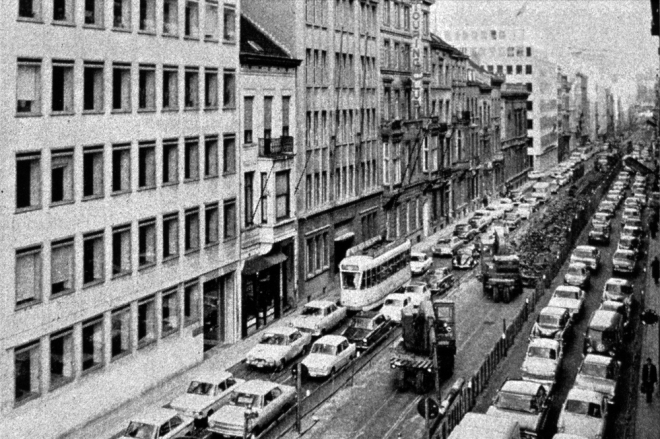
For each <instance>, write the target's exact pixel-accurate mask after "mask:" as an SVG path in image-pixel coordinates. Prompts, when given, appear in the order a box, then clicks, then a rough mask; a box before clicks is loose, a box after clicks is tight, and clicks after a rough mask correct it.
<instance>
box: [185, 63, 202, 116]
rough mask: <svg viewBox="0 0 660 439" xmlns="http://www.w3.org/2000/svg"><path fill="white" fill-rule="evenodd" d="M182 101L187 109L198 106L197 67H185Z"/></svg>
mask: <svg viewBox="0 0 660 439" xmlns="http://www.w3.org/2000/svg"><path fill="white" fill-rule="evenodd" d="M184 103H185V105H184V106H185V108H186V109H187V110H194V109H197V108H199V69H198V68H197V67H186V71H185V99H184Z"/></svg>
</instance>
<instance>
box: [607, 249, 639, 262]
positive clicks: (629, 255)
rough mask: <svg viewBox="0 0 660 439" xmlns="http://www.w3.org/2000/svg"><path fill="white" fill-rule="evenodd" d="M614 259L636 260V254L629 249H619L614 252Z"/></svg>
mask: <svg viewBox="0 0 660 439" xmlns="http://www.w3.org/2000/svg"><path fill="white" fill-rule="evenodd" d="M612 259H618V260H625V261H634V260H635V256H634V255H633V253H632V252H629V251H623V252H621V251H618V252H615V253H614V256H613V257H612Z"/></svg>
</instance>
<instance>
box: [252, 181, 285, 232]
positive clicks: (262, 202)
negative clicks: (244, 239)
mask: <svg viewBox="0 0 660 439" xmlns="http://www.w3.org/2000/svg"><path fill="white" fill-rule="evenodd" d="M269 178H270V176H269V173H268V172H262V173H261V175H260V182H259V186H258V188H259V195H258V198H257V199H255V198H256V197H255V189H254V186H255V184H256V182H255V175H254V172H246V173H245V175H244V184H243V187H244V189H243V190H244V191H245V193H244V200H245V202H244V214H245V215H244V216H245V226H246V227H250V226H252V225H254V224H255V223H256V222H257V221H256V219H255V218H256V215H257V211H258V210H261V224H267V223H268V204H269V203H268V195H267V194H268V190H267V187H268V180H269ZM274 201H275V206H274V207H275V221H281V220H284V219H288V218H289V217H290V216H291V186H290V171H280V172H276V173H275V200H274Z"/></svg>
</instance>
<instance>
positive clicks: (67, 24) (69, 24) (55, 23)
mask: <svg viewBox="0 0 660 439" xmlns="http://www.w3.org/2000/svg"><path fill="white" fill-rule="evenodd" d="M50 24H52V25H53V26H64V27H76V23H75V22H73V21H55V20H53V21H51V23H50Z"/></svg>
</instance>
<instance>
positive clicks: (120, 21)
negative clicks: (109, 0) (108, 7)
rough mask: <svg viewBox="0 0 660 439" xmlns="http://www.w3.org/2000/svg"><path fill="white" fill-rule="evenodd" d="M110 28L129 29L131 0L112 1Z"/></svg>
mask: <svg viewBox="0 0 660 439" xmlns="http://www.w3.org/2000/svg"><path fill="white" fill-rule="evenodd" d="M112 26H113V27H114V28H115V29H123V30H129V29H130V28H131V0H114V2H113V7H112Z"/></svg>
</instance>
